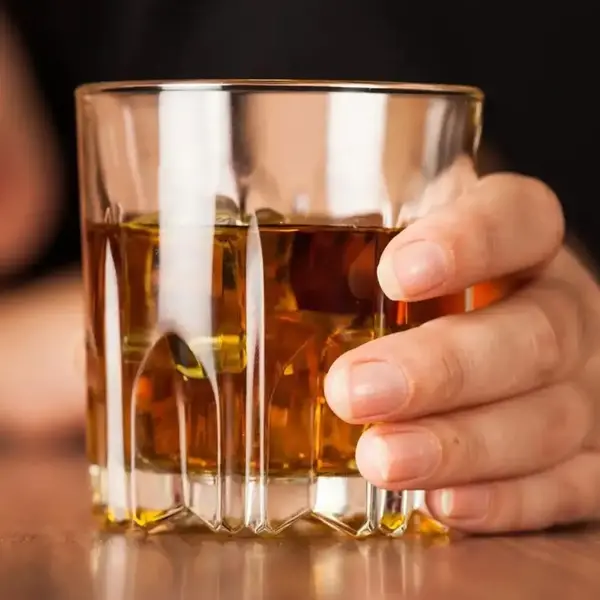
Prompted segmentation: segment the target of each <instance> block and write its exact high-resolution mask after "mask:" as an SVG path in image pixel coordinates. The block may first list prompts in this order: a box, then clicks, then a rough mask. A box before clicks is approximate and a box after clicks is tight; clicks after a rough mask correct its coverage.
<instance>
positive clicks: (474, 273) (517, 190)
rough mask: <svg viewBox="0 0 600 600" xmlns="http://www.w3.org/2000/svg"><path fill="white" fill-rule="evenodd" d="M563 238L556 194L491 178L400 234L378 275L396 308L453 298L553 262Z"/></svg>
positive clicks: (514, 178)
mask: <svg viewBox="0 0 600 600" xmlns="http://www.w3.org/2000/svg"><path fill="white" fill-rule="evenodd" d="M563 235H564V218H563V215H562V210H561V206H560V203H559V201H558V199H557V198H556V196H555V195H554V193H553V192H552V191H551V190H550V189H549V188H548V187H547V186H546V185H544V184H543V183H541V182H539V181H538V180H536V179H531V178H528V177H522V176H520V175H513V174H499V175H490V176H489V177H485V178H483V179H481V180H480V181H479V182H478V183H477V184H475V185H473V186H471V187H469V188H468V189H467V191H466V192H464V193H463V194H462V195H460V196H459V197H458V198H456V200H455V201H454V202H453V203H450V204H447V205H446V206H444V207H443V208H441V209H439V210H437V211H435V212H433V213H432V214H431V215H429V216H427V217H425V218H423V219H421V220H419V221H416V222H415V223H414V224H412V225H410V226H409V227H407V228H406V229H405V230H404V231H402V232H401V233H399V234H398V235H397V236H396V238H394V240H392V241H391V242H390V244H389V245H388V246H387V248H386V249H385V251H384V252H383V254H382V257H381V261H380V263H379V267H378V272H377V274H378V278H379V283H380V284H381V287H382V289H383V291H384V293H385V294H386V295H387V296H388V297H390V298H392V299H396V300H411V301H415V300H422V299H426V298H432V297H435V296H440V295H445V294H451V293H455V292H459V291H461V290H464V289H466V288H467V287H469V286H471V285H474V284H475V283H478V282H481V281H488V280H490V279H495V278H497V277H500V276H502V275H506V274H511V273H515V272H519V271H523V270H527V269H531V268H533V267H535V266H537V265H539V264H541V263H545V262H547V261H549V260H550V259H551V258H552V257H553V256H554V255H555V254H556V252H557V251H558V249H559V248H560V245H561V244H562V240H563Z"/></svg>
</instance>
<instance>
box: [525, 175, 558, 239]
mask: <svg viewBox="0 0 600 600" xmlns="http://www.w3.org/2000/svg"><path fill="white" fill-rule="evenodd" d="M523 185H524V189H525V192H526V193H525V195H526V196H527V198H528V201H529V202H530V209H531V210H533V211H535V214H536V215H544V222H545V224H546V229H545V231H547V234H548V238H549V241H550V242H552V245H553V246H554V247H558V246H560V245H561V244H562V242H563V239H564V235H565V217H564V213H563V209H562V205H561V203H560V200H559V199H558V197H557V196H556V194H555V193H554V191H553V190H552V189H551V188H550V187H549V186H548V185H546V184H545V183H544V182H543V181H540V180H539V179H534V178H532V177H524V178H523Z"/></svg>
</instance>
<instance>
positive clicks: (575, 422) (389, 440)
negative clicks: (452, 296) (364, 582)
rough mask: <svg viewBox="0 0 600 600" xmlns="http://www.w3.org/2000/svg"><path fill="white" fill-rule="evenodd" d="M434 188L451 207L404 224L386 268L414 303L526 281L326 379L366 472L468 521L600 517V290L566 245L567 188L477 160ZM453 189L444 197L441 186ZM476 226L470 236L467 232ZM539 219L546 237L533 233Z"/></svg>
mask: <svg viewBox="0 0 600 600" xmlns="http://www.w3.org/2000/svg"><path fill="white" fill-rule="evenodd" d="M440 180H441V181H442V182H443V184H442V185H434V186H433V187H432V189H433V193H434V194H435V195H440V196H444V195H445V198H444V199H443V202H444V205H443V206H442V207H441V208H439V209H437V210H435V211H432V212H430V213H429V214H428V215H426V216H425V217H424V218H422V219H421V220H419V221H417V222H416V223H415V224H413V225H411V226H409V227H408V228H407V229H405V230H404V231H403V232H402V233H400V234H399V235H398V236H397V237H396V238H395V239H394V240H393V241H392V242H391V243H390V244H389V246H388V247H387V248H386V250H385V251H384V253H383V256H382V258H381V261H380V264H379V268H378V278H379V282H380V285H381V287H382V289H383V291H384V293H385V294H386V295H387V296H388V297H390V298H392V299H398V300H406V301H416V300H424V299H428V298H434V297H437V296H442V295H445V294H448V293H452V292H456V291H460V290H463V289H465V288H467V287H469V286H471V285H473V284H475V283H478V282H486V281H490V280H492V279H496V278H498V277H503V276H510V277H511V278H512V280H513V281H516V282H517V285H515V286H514V288H515V289H514V290H513V292H512V293H511V294H509V295H507V296H506V297H504V298H503V299H502V300H500V301H497V302H495V303H493V304H491V305H489V306H487V307H485V308H483V309H480V310H476V311H473V312H470V313H465V314H462V315H454V316H447V317H443V318H439V319H436V320H434V321H431V322H429V323H426V324H425V325H422V326H420V327H418V328H415V329H413V330H410V331H406V332H402V333H399V334H395V335H391V336H387V337H384V338H380V339H377V340H375V341H372V342H369V343H368V344H365V345H364V346H361V347H359V348H357V349H355V350H353V351H350V352H348V353H347V354H345V355H343V356H342V357H340V358H339V359H338V360H337V362H336V363H334V365H333V366H332V368H331V370H330V372H329V374H328V376H327V379H326V383H325V393H326V397H327V400H328V402H329V405H330V406H331V408H332V409H333V410H334V411H335V413H336V414H337V415H338V416H339V417H341V418H342V419H344V420H345V421H347V422H349V423H360V424H368V423H377V424H376V425H374V426H372V427H371V428H369V429H368V430H367V431H366V432H365V433H364V434H363V436H362V438H361V439H360V442H359V444H358V447H357V457H356V458H357V463H358V466H359V469H360V471H361V473H362V475H363V476H364V477H365V478H366V479H367V480H369V481H370V482H372V483H373V484H375V485H377V486H379V487H382V488H385V489H390V490H401V489H425V490H427V505H428V509H429V510H430V511H431V513H432V514H433V515H434V516H435V517H437V518H438V519H440V520H441V521H443V522H444V523H446V524H448V525H449V526H451V527H454V528H456V529H459V530H464V531H467V532H480V533H489V532H502V531H518V530H533V529H541V528H546V527H549V526H552V525H556V524H560V523H566V522H575V521H580V520H590V519H596V518H598V516H599V515H600V424H599V423H600V420H599V418H598V409H599V404H598V400H597V393H598V390H599V389H600V348H599V344H598V340H599V339H600V292H599V288H598V285H597V283H596V281H595V279H594V277H593V276H592V274H591V272H590V271H589V270H588V269H587V268H586V267H585V266H584V265H583V264H582V263H581V262H580V261H579V260H578V259H577V257H576V256H575V255H574V254H573V253H572V252H571V251H570V250H569V248H567V246H566V245H565V244H564V231H565V224H564V219H563V214H562V210H561V206H560V203H559V201H558V199H557V198H556V196H555V195H554V194H553V192H552V191H551V190H550V189H549V188H548V187H547V186H546V185H544V184H543V183H541V182H540V181H537V180H535V179H530V178H527V177H522V176H519V175H516V174H512V173H500V174H495V175H489V176H486V177H483V178H481V179H477V177H476V176H475V173H474V172H472V173H471V176H470V177H469V176H468V173H467V174H466V172H465V164H464V162H461V164H460V168H455V169H451V171H450V174H445V175H444V176H443V178H441V179H440ZM440 196H438V197H440ZM465 231H468V232H469V235H468V236H465V235H463V232H465ZM532 231H535V235H532V233H531V232H532Z"/></svg>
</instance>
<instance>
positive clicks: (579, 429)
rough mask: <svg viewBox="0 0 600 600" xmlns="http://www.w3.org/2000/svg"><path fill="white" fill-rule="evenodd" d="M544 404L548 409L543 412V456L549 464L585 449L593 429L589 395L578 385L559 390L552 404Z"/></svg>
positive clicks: (564, 386)
mask: <svg viewBox="0 0 600 600" xmlns="http://www.w3.org/2000/svg"><path fill="white" fill-rule="evenodd" d="M542 402H543V404H544V407H543V408H544V409H543V410H540V411H539V414H540V415H541V418H542V419H543V422H542V423H540V425H541V429H542V431H541V434H540V438H541V440H542V442H543V444H542V446H543V447H542V453H543V456H544V457H545V460H546V461H547V462H548V463H555V462H558V461H560V460H563V459H565V458H567V457H568V456H570V455H572V454H573V452H575V451H577V450H578V449H580V448H581V447H582V445H583V442H584V439H585V438H586V436H587V434H588V431H589V429H590V422H591V419H592V412H591V403H590V401H589V399H588V397H587V394H585V392H584V391H583V390H582V389H580V388H579V386H577V385H574V384H568V385H561V386H557V387H555V388H554V390H553V391H552V400H549V399H548V398H544V399H542Z"/></svg>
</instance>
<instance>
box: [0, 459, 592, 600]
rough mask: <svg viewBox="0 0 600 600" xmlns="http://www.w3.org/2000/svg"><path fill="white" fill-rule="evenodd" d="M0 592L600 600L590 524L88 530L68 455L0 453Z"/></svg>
mask: <svg viewBox="0 0 600 600" xmlns="http://www.w3.org/2000/svg"><path fill="white" fill-rule="evenodd" d="M0 474H1V480H0V482H1V488H0V600H22V599H23V600H25V599H27V600H29V599H31V600H62V599H71V598H72V599H74V600H87V599H88V598H89V599H98V600H125V599H127V600H129V599H132V600H137V599H140V600H141V599H143V600H159V599H161V600H162V599H165V600H171V599H173V600H184V599H188V598H189V599H204V598H206V599H210V600H213V599H214V600H218V599H223V600H251V599H255V598H256V599H262V598H264V599H265V600H280V599H281V600H295V599H296V598H297V599H298V600H300V599H302V600H312V599H315V600H317V599H318V600H321V599H325V598H327V599H329V598H343V599H345V600H354V599H356V600H364V599H367V598H368V599H369V600H379V599H381V600H383V599H388V598H390V599H391V598H410V599H424V600H437V599H443V600H454V599H456V600H469V599H471V598H472V599H474V600H521V599H524V600H537V599H538V598H539V599H540V600H541V599H543V600H552V599H554V598H556V599H560V600H587V599H590V600H598V599H600V528H595V527H585V528H578V529H571V530H563V531H559V532H553V533H546V534H540V535H527V536H507V537H494V538H492V537H488V538H467V539H461V540H458V541H454V542H452V543H450V544H446V545H443V544H438V545H435V544H434V545H430V546H425V545H423V544H418V543H414V542H402V541H395V542H391V541H386V540H382V541H378V542H336V541H327V542H325V541H314V542H312V543H311V542H307V541H293V540H289V541H285V542H279V541H266V542H259V541H252V540H245V541H224V542H222V541H216V540H210V539H209V540H207V539H206V538H202V539H199V538H193V537H189V538H183V539H182V538H176V537H168V536H163V537H155V538H152V539H150V540H149V541H145V542H144V541H139V540H135V539H132V538H130V537H125V536H111V537H106V536H105V537H102V536H98V535H96V534H95V533H94V531H93V528H92V524H91V521H90V517H89V497H88V493H87V479H86V465H85V461H84V459H83V458H82V457H81V456H80V455H78V454H74V453H62V454H60V455H55V454H53V453H52V452H49V451H48V450H40V449H38V450H37V451H35V450H28V451H27V452H24V451H15V450H10V451H5V452H4V455H3V456H1V457H0Z"/></svg>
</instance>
